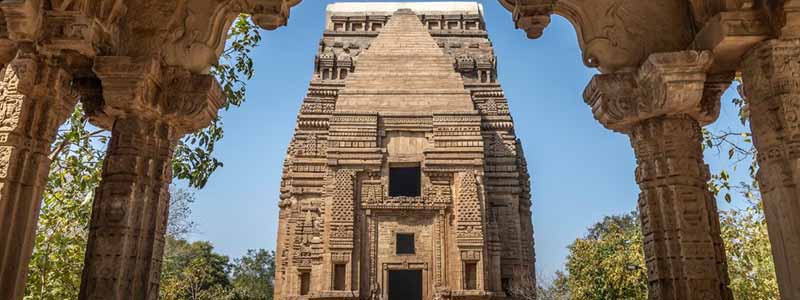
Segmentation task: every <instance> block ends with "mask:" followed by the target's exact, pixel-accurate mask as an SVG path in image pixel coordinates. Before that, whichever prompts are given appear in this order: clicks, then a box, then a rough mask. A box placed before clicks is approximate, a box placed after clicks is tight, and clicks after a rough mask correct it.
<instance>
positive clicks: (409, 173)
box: [389, 167, 422, 197]
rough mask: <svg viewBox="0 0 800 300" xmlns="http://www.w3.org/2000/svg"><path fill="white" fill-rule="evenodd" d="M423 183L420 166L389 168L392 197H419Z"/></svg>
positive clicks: (390, 193) (390, 194)
mask: <svg viewBox="0 0 800 300" xmlns="http://www.w3.org/2000/svg"><path fill="white" fill-rule="evenodd" d="M421 183H422V176H421V174H420V168H419V167H403V168H389V196H390V197H401V196H405V197H419V195H420V194H421V192H420V190H421V189H420V186H421Z"/></svg>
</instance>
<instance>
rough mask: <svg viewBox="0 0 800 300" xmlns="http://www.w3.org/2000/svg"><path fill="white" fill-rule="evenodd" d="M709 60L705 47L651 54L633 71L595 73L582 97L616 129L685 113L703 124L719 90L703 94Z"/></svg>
mask: <svg viewBox="0 0 800 300" xmlns="http://www.w3.org/2000/svg"><path fill="white" fill-rule="evenodd" d="M711 63H712V57H711V54H710V52H707V51H702V52H696V51H681V52H669V53H656V54H653V55H651V56H650V57H649V58H648V59H647V61H645V63H644V64H643V65H642V66H641V67H640V68H639V70H638V71H636V72H622V73H611V74H600V75H595V76H594V78H592V80H591V82H589V85H588V86H587V87H586V90H585V91H584V100H585V101H586V103H587V104H588V105H589V106H590V107H591V108H592V113H593V114H594V116H595V118H596V119H597V120H598V121H600V123H602V124H603V126H605V127H606V128H609V129H611V130H614V131H619V132H630V130H631V126H633V125H635V124H637V123H639V122H641V121H643V120H646V119H649V118H654V117H658V116H664V115H678V114H687V115H690V116H691V117H693V118H694V119H695V120H697V121H698V122H700V123H701V124H708V123H710V122H713V121H714V120H715V119H716V118H717V117H718V115H719V103H718V102H719V95H716V94H715V93H707V94H706V95H707V96H709V97H704V90H705V89H706V79H707V77H708V76H707V75H706V72H707V71H708V69H709V67H710V66H711ZM730 79H733V78H732V76H731V77H730ZM728 84H730V80H728ZM713 96H716V99H714V97H713Z"/></svg>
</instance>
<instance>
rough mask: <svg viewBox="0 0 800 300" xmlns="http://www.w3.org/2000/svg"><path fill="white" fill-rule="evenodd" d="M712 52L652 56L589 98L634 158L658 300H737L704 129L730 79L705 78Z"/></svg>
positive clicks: (600, 78) (596, 85) (596, 87)
mask: <svg viewBox="0 0 800 300" xmlns="http://www.w3.org/2000/svg"><path fill="white" fill-rule="evenodd" d="M712 60H713V58H712V57H711V54H710V52H695V51H681V52H667V53H656V54H652V55H651V56H650V57H649V58H648V59H647V61H646V62H645V63H644V64H643V65H642V66H641V67H640V68H639V70H638V71H636V72H630V73H627V72H621V73H613V74H601V75H596V76H595V77H594V78H593V79H592V82H591V83H590V84H589V86H588V87H587V90H586V92H585V93H584V97H585V100H586V102H587V104H589V105H590V106H591V107H592V112H593V113H594V116H595V118H597V119H598V120H599V121H600V122H601V123H602V124H603V125H604V126H606V127H607V128H609V129H612V130H615V131H619V132H622V133H625V134H627V135H628V136H629V137H630V140H631V146H632V147H633V150H634V153H635V154H636V162H637V165H638V166H637V168H636V182H637V183H638V184H639V188H640V190H641V193H640V194H639V203H638V204H639V214H640V218H641V224H642V233H643V234H644V254H645V260H646V264H647V265H646V267H647V272H648V282H649V288H648V291H649V299H653V300H656V299H658V300H695V299H696V300H731V299H733V295H732V293H731V291H730V289H729V288H728V281H729V280H728V275H727V263H726V258H725V249H724V247H723V244H722V238H721V236H720V228H719V214H718V212H717V207H716V202H715V199H714V197H713V195H712V194H711V192H710V191H709V189H708V186H707V181H708V180H709V177H710V175H709V171H708V166H707V165H706V164H705V163H704V162H703V150H702V146H701V145H702V144H701V143H702V135H701V130H700V127H701V126H702V125H704V124H708V123H710V122H713V121H714V120H715V119H716V118H717V116H718V114H719V96H720V94H721V93H720V91H721V90H724V87H727V85H728V84H729V83H730V80H731V79H732V76H730V74H727V75H724V74H718V75H715V76H711V77H709V76H707V75H706V73H707V72H708V70H709V68H710V66H711V62H712Z"/></svg>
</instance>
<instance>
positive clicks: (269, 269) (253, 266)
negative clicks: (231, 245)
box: [160, 237, 275, 300]
mask: <svg viewBox="0 0 800 300" xmlns="http://www.w3.org/2000/svg"><path fill="white" fill-rule="evenodd" d="M164 249H165V250H164V264H163V266H162V270H161V291H160V292H161V293H160V294H161V300H220V299H229V300H272V291H273V286H272V282H273V280H274V278H275V261H274V257H275V256H274V253H271V252H268V251H266V250H264V249H259V250H249V251H248V252H247V254H246V255H245V256H243V257H242V258H239V259H235V260H234V263H230V261H229V259H228V257H227V256H224V255H221V254H218V253H216V252H214V247H213V246H212V245H211V243H209V242H203V241H198V242H193V243H190V242H187V241H186V240H182V239H175V238H172V237H170V238H168V239H167V243H166V245H165V248H164Z"/></svg>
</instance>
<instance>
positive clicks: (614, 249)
mask: <svg viewBox="0 0 800 300" xmlns="http://www.w3.org/2000/svg"><path fill="white" fill-rule="evenodd" d="M568 248H569V255H568V256H567V263H566V267H567V272H568V276H567V278H566V282H567V287H568V288H569V294H570V295H571V297H572V299H575V300H618V299H619V300H621V299H631V300H633V299H647V273H646V272H645V269H644V252H643V249H642V234H641V229H640V228H639V223H638V216H637V214H636V213H630V214H626V215H621V216H610V217H605V218H604V219H603V220H602V221H601V222H599V223H597V224H595V225H594V226H592V227H591V228H590V229H589V234H588V235H587V236H586V237H584V238H579V239H577V240H575V242H573V243H572V244H571V245H570V246H569V247H568Z"/></svg>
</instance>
